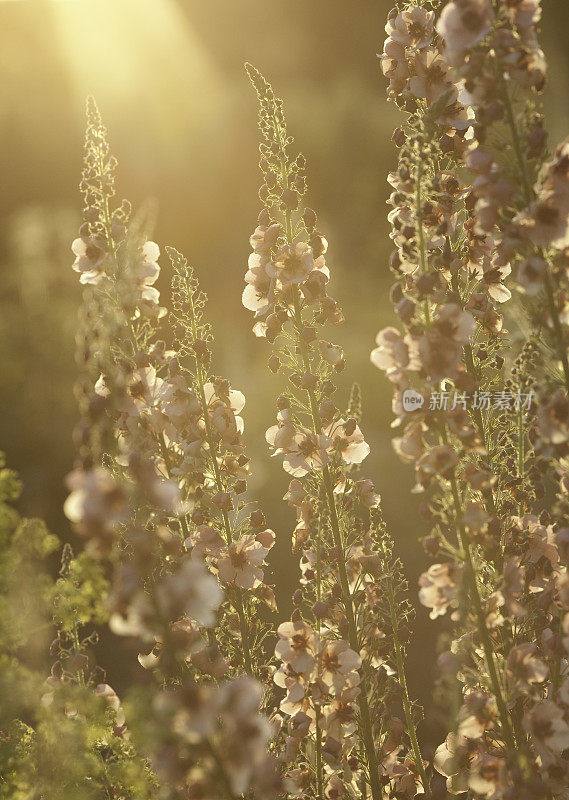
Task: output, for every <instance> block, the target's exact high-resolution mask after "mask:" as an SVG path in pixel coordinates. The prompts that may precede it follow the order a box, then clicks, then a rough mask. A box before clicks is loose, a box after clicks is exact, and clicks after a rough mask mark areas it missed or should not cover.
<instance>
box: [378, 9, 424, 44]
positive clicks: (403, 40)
mask: <svg viewBox="0 0 569 800" xmlns="http://www.w3.org/2000/svg"><path fill="white" fill-rule="evenodd" d="M434 20H435V13H434V11H427V9H426V8H422V7H420V6H411V7H410V8H407V9H405V10H404V11H401V12H399V13H398V14H393V15H391V14H390V16H389V19H388V21H387V25H386V26H385V32H386V33H387V35H388V36H389V37H390V39H392V40H393V41H395V42H398V43H399V44H401V45H403V47H405V48H406V49H409V50H417V49H419V48H421V47H426V46H427V45H429V44H430V43H431V42H432V40H433V36H434V33H435V31H434Z"/></svg>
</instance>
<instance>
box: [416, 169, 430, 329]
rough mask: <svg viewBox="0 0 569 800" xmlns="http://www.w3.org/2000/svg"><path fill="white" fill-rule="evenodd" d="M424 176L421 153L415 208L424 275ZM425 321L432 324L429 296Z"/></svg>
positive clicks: (425, 267)
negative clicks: (422, 183)
mask: <svg viewBox="0 0 569 800" xmlns="http://www.w3.org/2000/svg"><path fill="white" fill-rule="evenodd" d="M422 178H423V162H422V160H421V156H420V154H419V159H418V162H417V180H416V183H415V209H416V215H417V238H418V239H419V262H420V266H421V272H422V273H423V275H424V274H425V273H426V272H427V248H426V246H425V231H424V228H423V197H422V186H421V180H422ZM423 305H424V310H425V322H426V323H427V325H430V324H431V311H430V309H429V298H428V297H426V298H425V302H424V304H423Z"/></svg>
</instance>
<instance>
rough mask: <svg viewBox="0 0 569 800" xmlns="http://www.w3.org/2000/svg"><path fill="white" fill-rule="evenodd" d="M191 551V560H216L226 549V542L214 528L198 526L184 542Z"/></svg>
mask: <svg viewBox="0 0 569 800" xmlns="http://www.w3.org/2000/svg"><path fill="white" fill-rule="evenodd" d="M184 544H185V545H186V547H187V548H188V550H190V551H191V556H192V558H197V559H203V558H216V557H217V556H219V555H220V554H221V553H222V552H223V551H224V550H225V548H226V546H227V542H226V541H225V539H224V538H223V536H222V535H221V534H220V533H219V531H217V530H216V529H215V528H212V527H211V526H210V525H200V527H199V528H196V530H195V531H193V533H192V534H191V536H190V537H189V538H188V539H186V541H185V542H184Z"/></svg>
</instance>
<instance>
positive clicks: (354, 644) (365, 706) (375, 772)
mask: <svg viewBox="0 0 569 800" xmlns="http://www.w3.org/2000/svg"><path fill="white" fill-rule="evenodd" d="M293 302H294V327H295V330H296V333H297V342H298V345H299V348H300V352H301V355H302V360H303V364H304V368H305V370H306V371H307V372H310V355H309V352H308V347H307V344H306V342H305V341H304V340H303V339H302V338H301V337H300V335H298V334H300V331H301V330H302V309H301V306H300V297H299V293H298V289H297V287H296V286H295V287H293ZM307 391H308V396H309V401H310V409H311V416H312V427H313V431H314V434H315V435H316V436H320V435H321V434H322V420H321V418H320V411H319V409H318V404H317V402H316V397H315V395H314V392H313V391H311V390H307ZM322 482H323V485H324V492H325V496H326V502H327V505H328V513H329V516H330V527H331V529H332V537H333V540H334V547H335V549H336V551H337V553H338V573H339V578H340V588H341V590H342V599H343V603H344V610H345V613H346V619H347V621H348V640H349V644H350V647H351V649H352V650H354V651H355V652H356V653H359V650H360V642H359V637H358V629H357V624H356V617H355V614H354V606H353V600H352V595H351V592H350V582H349V580H348V573H347V570H346V564H345V560H344V545H343V541H342V534H341V530H340V521H339V519H338V510H337V508H336V500H335V497H334V482H333V480H332V475H331V473H330V469H329V467H328V466H327V465H326V466H325V467H324V469H323V471H322ZM367 694H368V681H367V676H366V673H365V670H362V690H361V693H360V694H359V696H358V705H359V709H360V723H361V729H362V735H363V740H364V748H365V752H366V758H367V762H368V771H369V781H370V788H371V794H372V799H373V800H381V785H380V782H379V769H378V763H377V755H376V752H375V742H374V737H373V727H372V723H371V714H370V710H369V703H368V697H367Z"/></svg>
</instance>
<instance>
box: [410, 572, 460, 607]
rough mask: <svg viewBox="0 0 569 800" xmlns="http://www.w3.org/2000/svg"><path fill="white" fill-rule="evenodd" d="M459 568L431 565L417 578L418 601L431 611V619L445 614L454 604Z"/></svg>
mask: <svg viewBox="0 0 569 800" xmlns="http://www.w3.org/2000/svg"><path fill="white" fill-rule="evenodd" d="M459 572H460V571H459V568H458V567H457V566H456V564H452V563H450V562H449V563H446V564H432V565H431V566H430V567H429V569H428V570H427V572H423V574H422V575H421V577H420V578H419V587H420V589H419V600H420V601H421V603H422V604H423V605H424V606H426V607H427V608H430V609H431V613H430V614H429V616H430V618H431V619H436V618H437V617H440V616H443V615H444V614H446V612H447V611H448V609H449V608H450V607H451V606H452V605H453V604H454V603H455V601H456V596H457V591H458V577H459Z"/></svg>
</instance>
